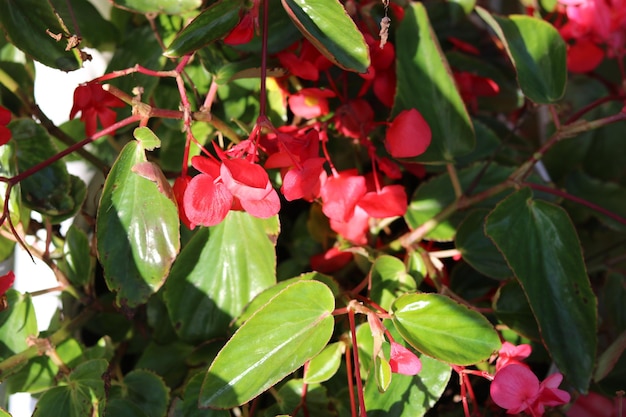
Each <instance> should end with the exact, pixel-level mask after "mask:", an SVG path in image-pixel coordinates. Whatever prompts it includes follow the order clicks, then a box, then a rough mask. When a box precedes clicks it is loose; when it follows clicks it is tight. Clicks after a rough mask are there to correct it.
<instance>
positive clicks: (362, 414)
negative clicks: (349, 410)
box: [348, 309, 367, 417]
mask: <svg viewBox="0 0 626 417" xmlns="http://www.w3.org/2000/svg"><path fill="white" fill-rule="evenodd" d="M348 320H349V321H350V333H351V336H352V353H353V354H354V378H355V379H356V390H357V395H358V397H359V416H360V417H367V413H366V411H365V398H364V397H363V381H362V380H361V367H360V366H359V346H358V344H357V341H356V325H355V323H354V310H352V309H348Z"/></svg>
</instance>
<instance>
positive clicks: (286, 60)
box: [276, 39, 333, 81]
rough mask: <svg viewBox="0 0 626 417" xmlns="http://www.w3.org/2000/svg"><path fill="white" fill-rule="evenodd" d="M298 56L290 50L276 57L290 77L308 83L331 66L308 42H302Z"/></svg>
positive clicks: (315, 79) (316, 78)
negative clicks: (307, 81) (293, 76)
mask: <svg viewBox="0 0 626 417" xmlns="http://www.w3.org/2000/svg"><path fill="white" fill-rule="evenodd" d="M301 45H302V46H301V48H300V53H299V55H296V53H295V52H293V50H294V49H295V48H293V47H292V48H290V49H288V50H285V51H282V52H279V53H278V54H277V55H276V56H277V58H278V60H279V61H280V64H281V65H282V66H283V67H285V69H286V70H287V71H289V72H290V73H291V74H292V75H295V76H296V77H298V78H302V79H303V80H309V81H317V80H318V78H319V73H320V71H324V70H327V69H328V68H330V67H331V66H332V65H333V64H332V62H330V61H329V60H328V58H326V57H324V56H323V55H322V54H321V53H320V52H319V51H318V50H317V48H315V46H313V44H312V43H311V42H309V41H308V40H306V39H305V40H303V41H302V44H301Z"/></svg>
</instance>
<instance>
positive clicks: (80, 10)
mask: <svg viewBox="0 0 626 417" xmlns="http://www.w3.org/2000/svg"><path fill="white" fill-rule="evenodd" d="M51 3H52V5H53V6H54V10H55V11H56V12H57V13H58V14H59V16H61V19H63V23H65V25H66V26H67V28H68V30H69V31H70V32H71V33H72V34H79V33H80V37H81V43H80V46H81V47H84V46H88V47H91V48H99V47H106V46H111V45H113V44H114V43H115V41H116V40H117V37H118V33H117V29H116V28H115V26H114V25H113V24H112V23H111V22H110V21H108V20H106V19H104V18H103V17H102V16H101V15H100V13H99V12H98V9H96V8H95V7H94V5H93V4H91V3H90V2H89V1H88V0H70V1H67V0H51ZM75 16H80V17H81V22H89V24H80V23H81V22H78V24H79V26H80V27H78V28H77V27H75V26H74V24H75V23H76V21H75V20H74V19H75Z"/></svg>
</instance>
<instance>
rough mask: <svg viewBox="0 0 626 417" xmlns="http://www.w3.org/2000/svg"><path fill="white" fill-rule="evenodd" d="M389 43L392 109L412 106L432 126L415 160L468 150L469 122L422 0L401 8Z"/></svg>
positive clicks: (445, 158) (446, 158)
mask: <svg viewBox="0 0 626 417" xmlns="http://www.w3.org/2000/svg"><path fill="white" fill-rule="evenodd" d="M395 46H396V57H397V58H396V67H397V77H398V84H397V89H396V98H395V103H394V107H393V113H394V114H398V113H400V112H401V111H402V110H408V109H412V108H415V109H417V110H419V112H420V113H421V114H422V116H424V119H426V121H427V122H428V125H429V126H430V129H431V131H432V141H431V144H430V146H429V147H428V149H427V150H426V152H425V153H424V154H422V155H420V156H419V157H417V158H415V160H416V161H420V162H429V163H445V162H453V161H454V160H455V158H456V157H457V156H461V155H464V154H466V153H468V152H470V151H471V150H472V149H473V148H474V130H473V127H472V122H471V120H470V117H469V114H468V113H467V109H466V108H465V104H463V100H462V99H461V96H460V95H459V92H458V90H457V87H456V84H455V82H454V78H453V77H452V72H451V70H450V67H449V65H448V62H447V60H446V58H445V56H444V54H443V53H442V51H441V47H440V46H439V43H438V41H437V37H436V35H435V33H434V32H433V30H432V27H431V25H430V21H429V19H428V15H427V13H426V9H425V8H424V5H423V4H422V3H411V4H410V6H409V7H408V8H407V9H406V14H405V16H404V19H403V20H402V22H401V23H400V26H399V27H398V30H397V31H396V45H395Z"/></svg>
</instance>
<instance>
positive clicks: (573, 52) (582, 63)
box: [567, 39, 604, 73]
mask: <svg viewBox="0 0 626 417" xmlns="http://www.w3.org/2000/svg"><path fill="white" fill-rule="evenodd" d="M603 59H604V50H603V49H602V48H600V47H599V46H598V45H596V44H595V43H593V42H591V41H590V40H587V39H581V40H579V41H577V42H575V43H572V44H570V45H569V46H568V47H567V69H568V70H570V71H572V72H577V73H585V72H589V71H593V70H594V69H595V68H596V67H597V66H598V65H600V63H601V62H602V60H603Z"/></svg>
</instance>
